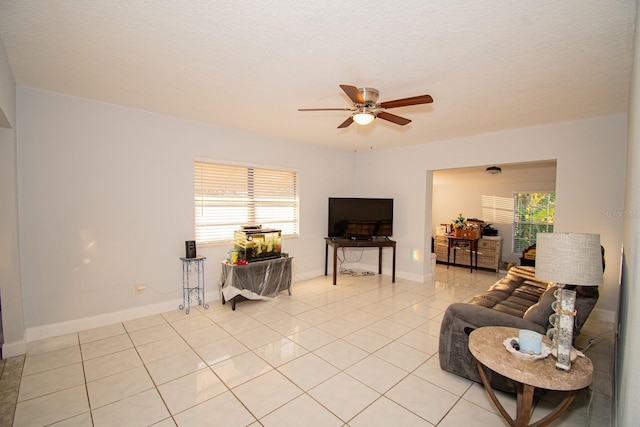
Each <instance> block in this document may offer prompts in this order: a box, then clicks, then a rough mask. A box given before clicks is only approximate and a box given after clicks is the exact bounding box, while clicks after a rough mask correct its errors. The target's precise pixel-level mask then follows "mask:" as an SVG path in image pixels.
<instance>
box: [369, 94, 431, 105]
mask: <svg viewBox="0 0 640 427" xmlns="http://www.w3.org/2000/svg"><path fill="white" fill-rule="evenodd" d="M432 102H433V98H432V97H431V95H420V96H412V97H411V98H402V99H395V100H393V101H386V102H381V103H380V106H381V107H382V108H396V107H408V106H409V105H418V104H430V103H432Z"/></svg>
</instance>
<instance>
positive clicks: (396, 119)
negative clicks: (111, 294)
mask: <svg viewBox="0 0 640 427" xmlns="http://www.w3.org/2000/svg"><path fill="white" fill-rule="evenodd" d="M376 117H378V118H379V119H383V120H387V121H390V122H392V123H395V124H397V125H400V126H404V125H406V124H409V123H411V120H409V119H405V118H404V117H400V116H396V115H395V114H391V113H387V112H386V111H380V112H379V113H378V114H377V115H376Z"/></svg>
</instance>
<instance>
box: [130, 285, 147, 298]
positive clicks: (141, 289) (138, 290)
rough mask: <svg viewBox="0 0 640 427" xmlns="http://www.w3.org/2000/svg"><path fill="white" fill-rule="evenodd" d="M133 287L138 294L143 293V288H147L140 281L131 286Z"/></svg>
mask: <svg viewBox="0 0 640 427" xmlns="http://www.w3.org/2000/svg"><path fill="white" fill-rule="evenodd" d="M133 289H134V291H135V293H136V295H140V294H143V293H144V290H145V289H147V287H146V286H145V285H143V284H142V283H136V284H135V285H134V286H133Z"/></svg>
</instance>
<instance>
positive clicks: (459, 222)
mask: <svg viewBox="0 0 640 427" xmlns="http://www.w3.org/2000/svg"><path fill="white" fill-rule="evenodd" d="M466 226H467V220H466V218H465V217H463V216H462V214H458V217H457V218H456V219H454V220H453V228H454V229H456V230H461V229H463V228H465V227H466Z"/></svg>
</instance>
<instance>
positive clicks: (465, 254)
mask: <svg viewBox="0 0 640 427" xmlns="http://www.w3.org/2000/svg"><path fill="white" fill-rule="evenodd" d="M434 239H435V241H434V251H435V254H436V261H438V262H441V263H444V264H446V263H447V250H448V247H449V240H448V237H447V236H435V238H434ZM451 250H452V251H453V250H457V251H458V253H457V256H456V265H466V266H468V265H469V249H466V248H465V249H463V248H458V249H453V248H451ZM501 252H502V239H501V238H500V239H480V240H479V241H478V267H480V268H488V269H491V270H495V271H498V268H499V266H500V254H501ZM451 259H452V260H453V253H452V254H451Z"/></svg>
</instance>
